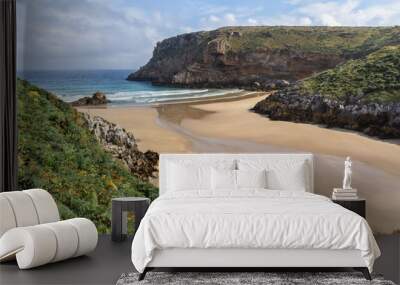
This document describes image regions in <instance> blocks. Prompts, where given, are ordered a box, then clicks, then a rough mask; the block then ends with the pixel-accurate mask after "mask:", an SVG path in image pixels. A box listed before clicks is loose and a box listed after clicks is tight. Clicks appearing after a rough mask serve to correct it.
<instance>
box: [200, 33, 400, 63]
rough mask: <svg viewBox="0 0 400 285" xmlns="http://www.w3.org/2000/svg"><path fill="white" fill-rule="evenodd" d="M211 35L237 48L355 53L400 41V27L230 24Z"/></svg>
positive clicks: (234, 48) (235, 49) (210, 34)
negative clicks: (255, 25) (222, 38)
mask: <svg viewBox="0 0 400 285" xmlns="http://www.w3.org/2000/svg"><path fill="white" fill-rule="evenodd" d="M232 33H237V35H238V36H231V35H232ZM207 35H208V37H215V36H216V35H218V37H225V38H226V39H227V40H228V43H229V45H230V47H231V49H232V51H234V52H240V51H242V52H246V51H254V50H257V49H293V50H297V51H304V52H315V53H329V54H342V55H345V56H352V57H354V56H360V55H363V54H366V53H368V52H370V51H373V50H376V49H378V48H380V47H382V46H385V45H388V44H400V27H283V26H275V27H226V28H221V29H218V30H216V31H211V32H208V33H207Z"/></svg>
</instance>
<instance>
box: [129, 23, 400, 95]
mask: <svg viewBox="0 0 400 285" xmlns="http://www.w3.org/2000/svg"><path fill="white" fill-rule="evenodd" d="M395 45H400V27H397V26H396V27H284V26H275V27H271V26H260V27H224V28H220V29H217V30H213V31H201V32H194V33H188V34H182V35H178V36H176V37H171V38H168V39H165V40H163V41H161V42H159V43H157V45H156V47H155V48H154V52H153V56H152V58H151V59H150V61H149V62H148V63H147V64H146V65H144V66H142V67H141V68H140V69H139V70H138V71H136V72H134V73H132V74H130V75H129V76H128V78H127V79H128V80H150V81H152V82H153V83H157V84H173V85H177V86H189V87H216V88H221V87H229V88H233V87H238V88H249V89H254V88H255V89H264V90H265V89H270V86H273V85H275V84H276V81H277V80H278V81H279V80H287V81H297V80H300V79H304V78H306V77H309V76H312V75H314V74H316V73H319V72H322V71H324V70H328V69H331V68H334V67H335V66H337V65H338V64H341V63H343V62H345V61H347V60H349V59H358V58H362V57H364V56H366V55H368V54H370V53H371V52H374V51H377V50H379V49H381V48H383V47H385V46H395Z"/></svg>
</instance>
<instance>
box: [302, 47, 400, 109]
mask: <svg viewBox="0 0 400 285" xmlns="http://www.w3.org/2000/svg"><path fill="white" fill-rule="evenodd" d="M302 87H303V91H307V92H309V93H320V94H322V95H324V96H329V97H331V98H332V99H339V100H341V101H346V100H348V99H349V98H353V99H362V100H363V101H365V102H378V103H388V102H400V46H387V47H384V48H382V49H380V50H378V51H376V52H373V53H371V54H369V55H368V56H366V57H364V58H362V59H358V60H350V61H347V62H346V63H345V64H342V65H340V66H337V67H336V68H333V69H330V70H328V71H325V72H322V73H320V74H318V75H316V76H314V77H311V78H309V79H306V80H304V81H303V83H302Z"/></svg>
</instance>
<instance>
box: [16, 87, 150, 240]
mask: <svg viewBox="0 0 400 285" xmlns="http://www.w3.org/2000/svg"><path fill="white" fill-rule="evenodd" d="M17 95H18V129H19V137H18V163H19V172H18V187H19V188H20V189H28V188H43V189H46V190H48V191H49V192H50V193H51V194H52V195H53V196H54V198H55V200H56V202H57V204H58V207H59V209H60V212H61V216H62V218H64V219H66V218H72V217H77V216H80V217H86V218H89V219H91V220H92V221H93V222H94V223H95V224H96V226H97V229H98V230H99V232H107V231H109V230H110V216H111V214H110V205H111V198H112V197H117V196H146V197H151V198H154V197H156V195H157V189H156V188H155V187H154V186H152V185H150V184H149V183H146V182H142V181H140V180H139V179H138V178H137V177H135V176H133V175H132V174H130V172H129V170H127V169H126V168H125V167H124V166H123V165H122V164H120V163H119V162H118V161H115V160H114V159H113V158H112V157H111V155H109V154H108V153H106V152H105V151H104V150H103V148H102V147H101V146H100V144H99V143H98V142H97V140H96V138H95V136H94V135H93V134H92V133H90V132H89V131H88V129H87V128H86V126H85V121H84V120H83V118H82V115H81V114H80V113H78V112H77V111H76V110H75V109H73V108H72V107H71V106H70V105H69V104H67V103H65V102H63V101H61V100H60V99H58V98H57V97H56V96H54V95H53V94H51V93H49V92H47V91H45V90H43V89H40V88H38V87H36V86H33V85H31V84H29V83H28V82H27V81H23V80H18V83H17Z"/></svg>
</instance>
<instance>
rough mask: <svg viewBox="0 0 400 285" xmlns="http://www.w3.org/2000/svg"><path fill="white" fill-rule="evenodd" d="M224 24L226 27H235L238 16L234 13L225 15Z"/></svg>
mask: <svg viewBox="0 0 400 285" xmlns="http://www.w3.org/2000/svg"><path fill="white" fill-rule="evenodd" d="M224 22H225V23H226V26H234V25H235V24H236V16H235V15H234V14H232V13H227V14H225V15H224Z"/></svg>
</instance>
